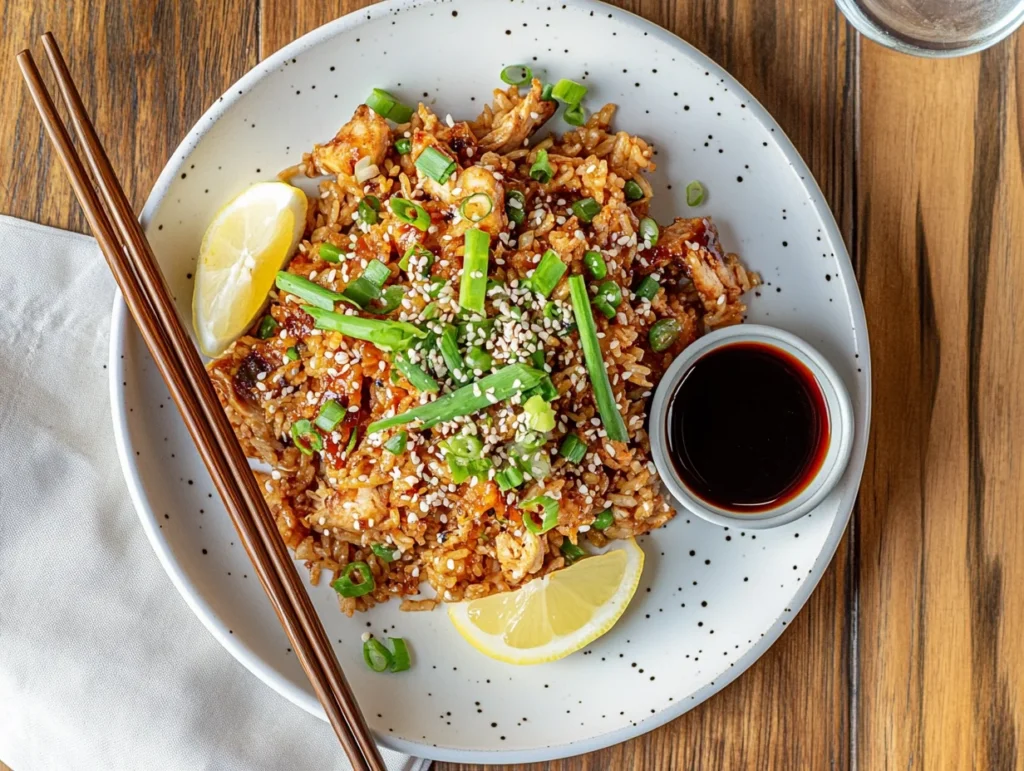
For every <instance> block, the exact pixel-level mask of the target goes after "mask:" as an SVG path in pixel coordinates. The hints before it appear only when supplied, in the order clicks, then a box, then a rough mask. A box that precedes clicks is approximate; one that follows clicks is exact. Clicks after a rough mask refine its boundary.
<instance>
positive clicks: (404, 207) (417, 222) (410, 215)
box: [388, 197, 430, 230]
mask: <svg viewBox="0 0 1024 771" xmlns="http://www.w3.org/2000/svg"><path fill="white" fill-rule="evenodd" d="M388 204H389V205H390V206H391V211H392V213H393V214H394V215H395V216H396V217H398V219H400V220H401V221H402V222H404V223H406V224H407V225H412V226H413V227H414V228H416V229H417V230H426V229H427V228H429V227H430V215H429V214H428V213H427V210H426V209H424V208H423V207H422V206H420V205H419V204H418V203H413V202H412V201H408V200H406V199H405V198H397V197H396V198H390V199H388Z"/></svg>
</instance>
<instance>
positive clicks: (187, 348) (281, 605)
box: [17, 33, 384, 771]
mask: <svg viewBox="0 0 1024 771" xmlns="http://www.w3.org/2000/svg"><path fill="white" fill-rule="evenodd" d="M43 45H44V47H45V49H46V54H47V57H48V59H49V61H50V64H51V67H52V68H53V70H54V73H55V74H56V76H57V80H58V84H59V90H60V93H61V95H62V97H63V99H64V101H65V103H66V104H67V106H68V109H69V111H70V113H71V117H72V124H73V126H74V128H75V131H76V133H77V134H78V136H79V139H80V141H81V142H82V143H83V145H84V148H85V150H84V155H85V158H86V160H87V162H88V163H89V166H90V168H91V169H92V172H93V176H94V179H95V181H96V184H97V186H98V187H99V189H100V192H101V193H102V195H103V198H104V200H105V202H106V207H107V208H106V210H104V206H103V204H102V203H101V202H100V199H99V197H98V196H97V194H96V191H95V190H94V189H93V187H92V186H91V183H90V180H89V178H88V175H87V174H86V171H85V168H84V167H83V165H82V162H81V159H80V158H79V157H78V155H77V153H76V151H75V149H74V147H73V146H72V144H71V140H70V137H69V136H68V133H67V130H66V129H65V128H64V125H63V123H62V122H61V121H60V118H59V116H58V115H57V111H56V108H55V107H54V104H53V101H52V100H51V99H50V96H49V93H48V92H47V90H46V87H45V85H43V83H42V80H41V78H40V76H39V72H38V70H37V69H36V67H35V63H34V61H33V60H32V56H31V54H30V53H29V52H28V51H23V52H21V53H20V54H19V55H18V57H17V58H18V63H19V65H20V67H21V70H22V74H23V76H24V78H25V81H26V83H27V84H28V86H29V90H30V92H31V94H32V98H33V100H34V101H35V103H36V107H37V109H38V110H39V113H40V116H41V117H42V119H43V123H44V126H45V128H46V131H47V134H48V135H49V137H50V139H51V141H52V142H53V144H54V147H55V149H56V150H57V154H58V157H59V158H60V160H61V162H62V164H63V165H64V168H65V170H66V171H67V173H68V176H69V178H70V180H71V183H72V186H73V188H74V190H75V194H76V196H77V197H78V199H79V202H80V203H81V205H82V207H83V209H84V210H85V214H86V218H87V220H88V222H89V225H90V228H91V229H92V231H93V233H94V234H95V235H96V238H97V241H98V242H99V244H100V247H101V250H102V251H103V253H104V255H105V257H106V258H107V262H108V264H109V266H110V269H111V271H112V272H113V274H114V277H115V279H116V280H117V283H118V285H119V286H120V288H121V291H122V294H123V295H124V297H125V300H126V302H127V304H128V307H129V310H130V312H131V313H132V316H133V317H134V318H135V320H136V323H137V324H138V326H139V328H140V330H141V331H142V334H143V339H144V340H145V342H146V345H147V347H149V349H150V351H151V353H152V354H153V357H154V359H155V361H156V362H157V365H158V368H159V369H160V372H161V375H162V376H163V377H164V380H165V381H166V382H167V385H168V388H169V389H170V391H171V395H172V397H173V398H174V400H175V402H176V403H177V404H178V407H179V409H180V410H181V413H182V416H183V418H184V419H185V424H186V427H187V428H188V430H189V433H190V434H191V435H192V438H193V440H194V441H195V443H196V446H197V448H198V449H199V452H200V455H201V457H202V458H203V461H204V462H205V463H206V465H207V468H208V469H209V471H210V474H211V476H212V477H213V480H214V483H215V484H216V486H217V489H218V491H219V492H220V494H221V497H222V498H223V499H224V502H225V505H226V507H227V509H228V512H229V514H230V515H231V518H232V521H233V522H234V524H235V527H236V529H237V530H238V532H239V537H240V538H241V539H242V542H243V545H244V546H245V548H246V551H247V552H248V553H249V556H250V558H251V559H252V561H253V565H254V566H255V568H256V573H257V576H258V577H259V578H260V581H261V583H262V584H263V587H264V589H265V590H266V592H267V594H268V596H269V597H270V600H271V604H272V605H273V607H274V610H275V612H277V614H278V618H279V619H280V621H281V623H282V626H283V627H284V629H285V632H286V633H287V635H288V637H289V639H290V640H291V642H292V645H293V649H294V650H295V652H296V655H297V657H298V658H299V661H300V663H301V664H302V666H303V669H304V670H305V671H306V674H307V676H309V678H310V682H311V683H312V684H313V686H314V690H315V691H316V693H317V696H318V698H319V699H320V701H321V703H322V704H323V706H324V710H325V712H326V713H327V716H328V718H329V719H330V721H331V724H332V725H333V726H334V729H335V731H336V733H337V734H338V737H339V739H340V741H341V743H342V745H343V747H344V748H345V751H346V753H347V754H348V756H349V759H350V760H351V761H352V764H353V767H354V768H356V769H360V770H362V769H373V771H383V769H384V763H383V760H382V759H381V757H380V753H379V751H378V750H377V746H376V743H375V742H374V741H373V738H372V735H371V734H370V731H369V728H368V727H367V725H366V722H365V720H364V718H363V716H362V714H361V712H360V711H359V708H358V705H357V703H356V701H355V697H354V696H353V694H352V692H351V689H350V688H349V686H348V683H347V681H346V680H345V677H344V675H343V674H342V672H341V668H340V666H339V665H338V662H337V659H336V658H335V657H334V652H333V649H332V648H331V646H330V643H329V641H328V639H327V635H326V633H325V632H324V629H323V626H322V624H321V623H320V620H319V618H318V617H317V615H316V611H315V610H314V609H313V605H312V602H311V600H310V598H309V595H308V593H307V592H306V591H305V588H304V587H303V585H302V583H301V580H300V578H299V575H298V572H297V571H296V569H295V565H294V562H293V561H292V560H291V557H290V555H289V554H288V551H287V548H286V547H285V545H284V543H283V541H282V540H281V538H280V535H279V534H278V531H277V526H276V523H275V521H274V517H273V514H272V513H271V512H270V509H269V507H268V506H267V504H266V501H265V500H264V498H263V494H262V491H261V490H260V489H259V484H258V482H257V480H256V479H255V477H254V475H253V474H252V472H251V470H250V469H249V466H248V462H247V461H246V459H245V456H244V454H243V452H242V450H241V447H240V446H239V444H238V441H237V439H236V438H235V436H234V432H233V430H232V429H231V426H230V423H229V422H228V420H227V417H226V415H225V413H224V411H223V409H222V408H221V406H220V402H219V400H218V399H217V395H216V392H215V391H214V389H213V386H212V384H211V383H210V381H209V378H208V377H207V375H206V371H205V369H204V367H203V365H202V361H201V360H200V359H199V356H198V354H197V353H196V351H195V348H194V346H193V345H192V341H191V338H190V336H189V335H188V332H187V331H186V329H185V327H184V325H183V324H182V322H181V320H180V318H179V317H178V314H177V311H176V309H175V307H174V304H173V301H172V300H171V298H170V294H169V293H168V291H167V288H166V285H165V284H164V282H163V277H162V275H161V274H160V271H159V268H157V266H156V260H155V257H154V256H153V252H152V248H151V247H150V245H149V243H148V241H147V240H146V238H145V235H144V234H143V232H142V229H141V227H140V225H139V223H138V221H137V220H136V219H135V216H134V213H133V212H132V209H131V206H130V204H129V202H128V200H127V197H126V196H125V194H124V191H123V189H122V188H121V186H120V184H119V183H118V181H117V178H116V176H115V174H114V171H113V169H112V167H111V165H110V161H109V159H108V158H107V155H106V153H105V152H104V150H103V148H102V145H101V144H100V142H99V139H98V137H97V136H96V132H95V129H94V128H93V126H92V123H91V121H90V120H89V118H88V115H87V114H86V112H85V109H84V106H83V104H82V101H81V97H80V95H79V93H78V90H77V89H76V88H75V86H74V83H73V81H72V79H71V76H70V73H69V71H68V68H67V65H66V63H65V62H64V59H63V56H62V55H61V53H60V49H59V47H58V46H57V43H56V41H55V40H54V38H53V36H52V35H50V34H49V33H47V34H46V35H45V36H44V37H43ZM111 218H112V219H113V223H111Z"/></svg>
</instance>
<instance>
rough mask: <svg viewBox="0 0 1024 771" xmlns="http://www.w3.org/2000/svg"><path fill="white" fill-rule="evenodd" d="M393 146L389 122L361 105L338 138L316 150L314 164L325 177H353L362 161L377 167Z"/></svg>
mask: <svg viewBox="0 0 1024 771" xmlns="http://www.w3.org/2000/svg"><path fill="white" fill-rule="evenodd" d="M390 144H391V128H390V127H389V126H388V122H387V121H386V120H384V119H383V118H382V117H380V116H379V115H378V114H377V113H375V112H374V111H373V110H371V109H370V108H369V107H367V106H366V105H365V104H361V105H359V107H357V108H356V112H355V115H353V116H352V120H350V121H349V122H348V123H346V124H345V125H344V126H342V127H341V129H340V130H339V131H338V133H337V134H336V135H335V137H334V139H332V140H331V141H330V142H328V143H327V144H325V145H315V146H314V147H313V154H312V155H313V162H314V163H315V164H316V168H317V171H319V172H320V173H321V174H352V173H353V172H354V169H355V165H356V162H357V161H359V160H360V159H361V158H369V159H370V163H373V164H379V163H381V162H382V161H383V160H384V154H385V153H386V152H387V151H388V147H389V146H390Z"/></svg>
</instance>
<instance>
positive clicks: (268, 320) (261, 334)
mask: <svg viewBox="0 0 1024 771" xmlns="http://www.w3.org/2000/svg"><path fill="white" fill-rule="evenodd" d="M277 326H278V325H277V322H276V321H275V320H274V317H273V316H271V315H269V314H268V315H266V316H264V317H263V321H261V322H260V328H259V329H258V330H256V336H257V337H258V338H259V339H260V340H266V339H268V338H269V337H270V336H271V335H273V334H274V333H275V332H276V331H277Z"/></svg>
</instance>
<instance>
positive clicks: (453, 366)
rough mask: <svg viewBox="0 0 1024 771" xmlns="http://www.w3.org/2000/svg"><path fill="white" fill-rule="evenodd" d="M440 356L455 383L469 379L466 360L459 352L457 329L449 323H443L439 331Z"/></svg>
mask: <svg viewBox="0 0 1024 771" xmlns="http://www.w3.org/2000/svg"><path fill="white" fill-rule="evenodd" d="M441 358H442V359H444V365H445V366H446V367H447V368H448V371H449V372H450V373H451V376H452V379H453V380H454V381H455V382H456V383H465V382H467V381H468V380H469V379H470V378H469V373H468V372H467V371H466V362H465V361H463V360H462V354H461V353H460V352H459V343H458V331H457V330H456V329H455V327H453V326H452V325H451V324H445V326H444V331H443V332H441Z"/></svg>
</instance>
